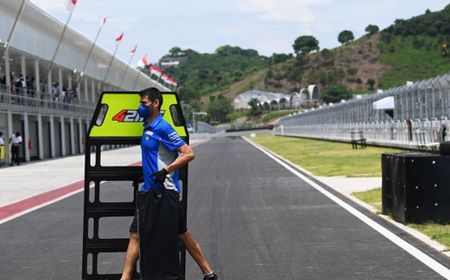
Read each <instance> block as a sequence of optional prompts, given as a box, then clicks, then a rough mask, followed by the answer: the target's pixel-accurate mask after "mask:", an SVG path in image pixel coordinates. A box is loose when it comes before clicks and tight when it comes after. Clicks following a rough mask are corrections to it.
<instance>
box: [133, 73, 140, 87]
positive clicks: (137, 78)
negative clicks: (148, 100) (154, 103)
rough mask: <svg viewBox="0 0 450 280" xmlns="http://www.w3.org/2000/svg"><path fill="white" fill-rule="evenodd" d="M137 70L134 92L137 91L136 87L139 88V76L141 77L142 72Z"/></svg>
mask: <svg viewBox="0 0 450 280" xmlns="http://www.w3.org/2000/svg"><path fill="white" fill-rule="evenodd" d="M136 70H137V72H138V73H137V75H136V79H135V80H134V85H133V90H136V86H137V82H138V80H139V76H140V75H141V70H139V69H136Z"/></svg>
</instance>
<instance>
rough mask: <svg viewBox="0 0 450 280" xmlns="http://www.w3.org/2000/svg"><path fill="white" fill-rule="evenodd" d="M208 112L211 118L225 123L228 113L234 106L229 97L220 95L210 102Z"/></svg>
mask: <svg viewBox="0 0 450 280" xmlns="http://www.w3.org/2000/svg"><path fill="white" fill-rule="evenodd" d="M207 112H208V116H209V118H210V120H212V121H218V122H220V123H224V122H226V121H227V115H228V114H230V113H232V112H233V106H231V103H230V101H228V99H226V98H225V97H223V96H219V97H217V98H216V100H214V101H213V102H211V103H209V105H208V109H207Z"/></svg>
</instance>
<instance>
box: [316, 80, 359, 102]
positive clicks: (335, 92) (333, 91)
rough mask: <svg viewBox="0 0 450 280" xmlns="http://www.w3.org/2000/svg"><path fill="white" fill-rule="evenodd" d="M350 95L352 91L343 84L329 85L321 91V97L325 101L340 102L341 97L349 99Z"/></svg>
mask: <svg viewBox="0 0 450 280" xmlns="http://www.w3.org/2000/svg"><path fill="white" fill-rule="evenodd" d="M351 97H352V93H351V92H350V91H349V90H348V89H347V88H346V87H345V86H343V85H340V84H335V85H331V86H329V87H327V88H326V89H325V90H324V91H323V92H322V99H323V101H324V102H327V103H330V102H333V103H336V102H340V101H341V100H342V99H349V98H351Z"/></svg>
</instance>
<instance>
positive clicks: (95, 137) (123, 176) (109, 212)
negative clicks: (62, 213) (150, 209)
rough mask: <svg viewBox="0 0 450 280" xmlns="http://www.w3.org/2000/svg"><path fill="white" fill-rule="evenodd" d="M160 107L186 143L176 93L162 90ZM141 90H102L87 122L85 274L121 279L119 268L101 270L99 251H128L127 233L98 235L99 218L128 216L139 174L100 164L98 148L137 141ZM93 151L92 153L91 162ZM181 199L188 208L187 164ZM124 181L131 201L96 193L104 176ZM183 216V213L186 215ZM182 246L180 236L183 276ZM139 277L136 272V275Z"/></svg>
mask: <svg viewBox="0 0 450 280" xmlns="http://www.w3.org/2000/svg"><path fill="white" fill-rule="evenodd" d="M162 96H163V105H162V107H161V113H162V114H163V117H164V119H165V120H166V121H167V122H168V123H169V124H171V125H172V126H173V128H174V129H175V130H176V131H177V133H178V134H179V136H180V137H182V138H183V140H184V141H185V142H186V143H189V134H188V131H187V127H186V122H185V119H184V116H183V112H182V110H181V106H180V103H179V99H178V97H177V95H176V93H173V92H163V93H162ZM139 99H140V96H139V92H103V93H102V94H101V96H100V98H99V101H98V103H97V107H96V109H95V112H94V116H93V118H92V120H91V123H90V125H89V128H88V133H87V135H86V141H85V144H86V146H85V171H84V174H85V175H84V218H83V262H82V279H83V280H94V279H95V280H106V279H108V280H109V279H113V280H114V279H120V277H121V275H120V274H113V273H110V274H101V273H99V269H98V267H99V259H98V256H99V254H102V253H108V254H110V253H113V254H114V253H121V254H123V252H126V250H127V246H128V240H129V239H128V237H124V238H109V239H108V238H101V237H100V236H99V231H100V225H101V223H100V220H101V219H102V218H107V217H127V216H129V217H130V222H131V219H132V217H133V216H134V214H135V210H136V193H137V190H138V185H139V180H140V178H141V177H142V167H141V166H102V164H101V163H102V161H101V159H102V154H103V153H104V152H105V146H106V147H108V146H116V147H122V146H131V145H140V140H141V135H142V131H143V126H142V121H143V120H142V119H141V118H140V117H139V115H138V114H137V108H138V107H139V105H140V103H139ZM91 153H94V154H95V157H93V159H94V160H93V162H91V161H92V160H91ZM179 179H180V186H182V192H181V196H180V199H181V201H182V206H183V208H184V210H185V211H184V213H187V211H186V210H187V194H188V167H187V166H185V167H183V168H181V169H180V173H179ZM105 181H109V182H118V181H122V182H123V181H125V182H129V183H130V186H132V187H130V188H129V191H130V192H133V200H132V201H131V202H130V201H129V202H104V201H101V199H100V193H101V192H102V188H103V186H102V182H105ZM184 219H187V216H186V215H185V216H184ZM185 264H186V250H185V248H184V246H183V245H182V243H181V242H180V266H181V271H182V275H181V276H182V279H184V278H185ZM134 278H135V279H139V274H138V272H136V273H135V275H134Z"/></svg>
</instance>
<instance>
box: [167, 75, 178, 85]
mask: <svg viewBox="0 0 450 280" xmlns="http://www.w3.org/2000/svg"><path fill="white" fill-rule="evenodd" d="M168 83H169V84H171V85H173V86H177V85H178V82H177V80H175V79H174V78H172V77H169V82H168Z"/></svg>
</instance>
